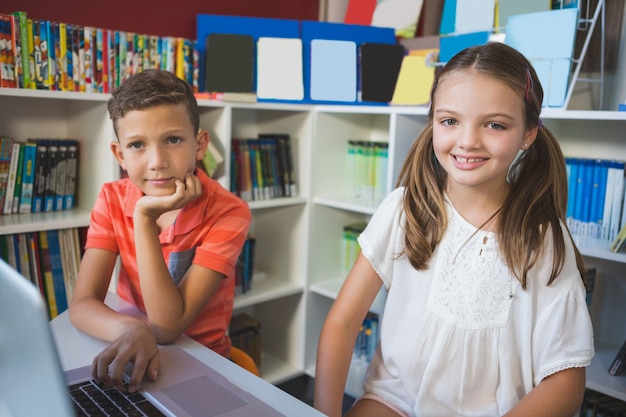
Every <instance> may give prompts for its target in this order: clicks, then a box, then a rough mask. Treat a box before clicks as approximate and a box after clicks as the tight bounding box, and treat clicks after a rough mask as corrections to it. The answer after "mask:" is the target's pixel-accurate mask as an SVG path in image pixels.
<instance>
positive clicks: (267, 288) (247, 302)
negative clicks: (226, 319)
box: [234, 278, 304, 310]
mask: <svg viewBox="0 0 626 417" xmlns="http://www.w3.org/2000/svg"><path fill="white" fill-rule="evenodd" d="M252 281H253V282H252V289H251V290H249V291H248V292H246V293H245V294H237V295H236V296H235V305H234V309H235V310H237V309H242V308H245V307H250V306H253V305H255V304H260V303H265V302H268V301H272V300H276V299H279V298H282V297H288V296H291V295H294V294H302V293H303V292H304V285H302V284H298V283H295V282H282V281H271V280H268V279H267V278H265V279H262V280H255V279H253V280H252Z"/></svg>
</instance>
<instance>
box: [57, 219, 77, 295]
mask: <svg viewBox="0 0 626 417" xmlns="http://www.w3.org/2000/svg"><path fill="white" fill-rule="evenodd" d="M58 234H59V245H60V248H61V264H62V267H63V278H64V288H65V296H66V299H67V303H68V305H69V303H70V302H71V300H72V294H73V293H74V285H75V284H76V277H77V275H78V266H77V265H75V263H74V259H75V256H74V254H73V252H74V239H73V237H72V229H60V230H59V231H58Z"/></svg>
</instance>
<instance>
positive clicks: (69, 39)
mask: <svg viewBox="0 0 626 417" xmlns="http://www.w3.org/2000/svg"><path fill="white" fill-rule="evenodd" d="M59 31H60V32H61V37H62V38H65V48H64V50H65V58H64V60H63V61H62V62H63V70H64V74H63V84H62V85H63V86H64V88H65V91H74V52H73V51H74V35H73V33H74V29H73V25H71V24H69V23H65V24H61V26H60V27H59Z"/></svg>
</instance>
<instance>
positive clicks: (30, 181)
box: [18, 141, 37, 213]
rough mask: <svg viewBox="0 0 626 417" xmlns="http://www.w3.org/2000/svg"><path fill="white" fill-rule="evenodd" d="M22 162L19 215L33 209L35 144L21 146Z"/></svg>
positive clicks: (27, 143) (29, 143)
mask: <svg viewBox="0 0 626 417" xmlns="http://www.w3.org/2000/svg"><path fill="white" fill-rule="evenodd" d="M23 149H24V162H23V163H22V187H21V190H20V202H19V208H18V212H19V213H30V212H31V210H32V207H33V187H34V184H35V163H36V161H37V144H36V143H35V142H32V141H31V142H26V143H25V144H24V146H23Z"/></svg>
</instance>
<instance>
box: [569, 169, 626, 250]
mask: <svg viewBox="0 0 626 417" xmlns="http://www.w3.org/2000/svg"><path fill="white" fill-rule="evenodd" d="M565 162H566V166H567V172H568V202H567V226H568V227H569V229H570V232H571V233H572V237H573V238H574V240H575V242H576V243H577V244H578V245H579V246H581V247H587V248H597V249H610V248H611V246H612V245H611V244H612V243H613V242H614V241H615V239H616V238H617V236H618V234H619V232H620V230H621V229H622V228H623V227H624V226H625V225H626V210H624V189H625V188H624V187H625V185H626V183H625V181H624V175H625V173H626V171H625V167H626V164H625V162H624V161H623V160H607V159H590V158H575V157H567V158H566V160H565Z"/></svg>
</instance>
